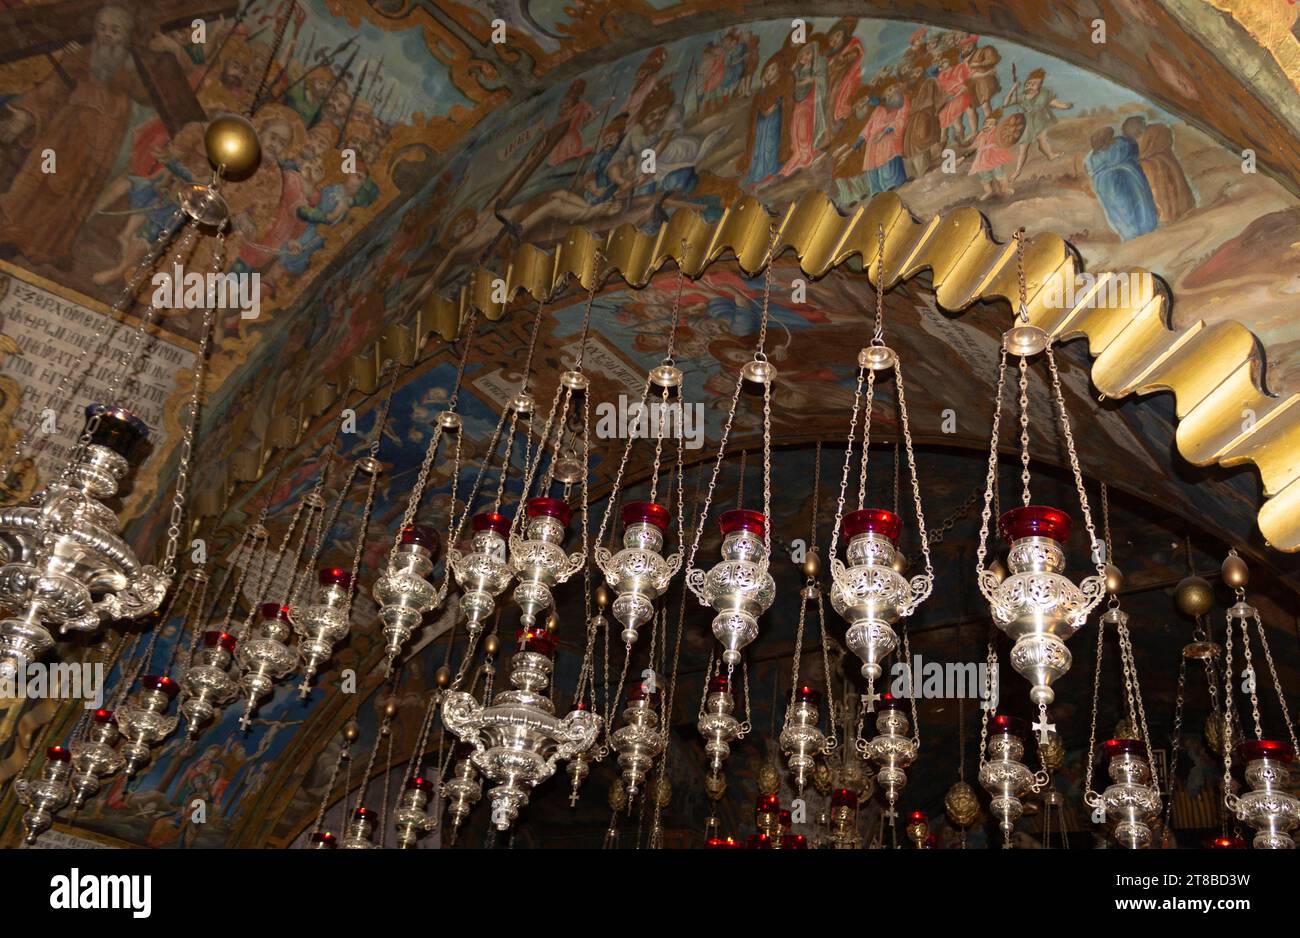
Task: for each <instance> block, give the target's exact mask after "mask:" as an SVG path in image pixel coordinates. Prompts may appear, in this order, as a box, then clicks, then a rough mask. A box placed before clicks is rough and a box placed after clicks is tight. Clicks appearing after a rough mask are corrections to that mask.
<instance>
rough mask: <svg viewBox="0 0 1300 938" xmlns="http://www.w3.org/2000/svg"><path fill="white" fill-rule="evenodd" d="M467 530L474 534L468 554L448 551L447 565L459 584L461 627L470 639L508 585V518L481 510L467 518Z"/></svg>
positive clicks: (512, 573)
mask: <svg viewBox="0 0 1300 938" xmlns="http://www.w3.org/2000/svg"><path fill="white" fill-rule="evenodd" d="M470 527H471V528H473V530H474V534H473V537H472V538H471V539H470V547H469V551H468V552H467V553H464V554H462V553H461V552H460V551H459V550H458V549H456V548H455V547H452V548H449V549H448V550H447V562H448V563H449V564H451V569H452V572H453V573H454V574H455V575H456V582H457V583H459V584H460V588H461V597H460V608H461V611H462V612H464V613H465V620H466V621H465V627H466V629H468V630H469V633H470V635H471V636H474V635H478V633H479V632H481V631H482V630H483V622H484V621H485V620H486V619H487V617H488V616H490V615H491V614H492V610H494V609H495V608H496V598H497V597H498V596H500V595H501V594H502V593H503V592H504V591H505V588H506V587H507V586H509V585H510V578H511V577H512V576H513V575H514V571H513V570H512V569H511V568H510V564H509V562H508V561H507V559H506V554H507V548H508V545H507V543H506V538H507V537H508V536H509V534H510V519H509V518H507V517H506V516H505V515H503V514H501V513H500V512H498V511H482V512H479V513H478V514H476V515H475V516H474V517H473V518H472V519H471V521H470Z"/></svg>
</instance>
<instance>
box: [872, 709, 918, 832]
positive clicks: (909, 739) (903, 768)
mask: <svg viewBox="0 0 1300 938" xmlns="http://www.w3.org/2000/svg"><path fill="white" fill-rule="evenodd" d="M906 703H907V702H906V701H904V700H900V699H899V698H897V697H895V696H894V695H893V694H883V695H881V698H880V700H878V701H876V705H877V706H878V707H879V708H880V711H879V713H877V714H876V734H877V735H876V736H875V737H873V738H872V739H871V740H870V741H867V742H866V743H865V746H864V747H862V748H864V749H865V753H864V754H865V755H866V756H867V758H869V759H870V760H871V761H872V762H874V763H875V764H876V784H878V785H879V786H880V790H881V791H882V792H883V793H884V795H885V801H886V802H887V803H888V805H889V816H890V819H891V820H893V819H894V817H895V816H896V810H895V808H896V806H897V804H898V796H899V793H900V792H902V790H903V787H904V786H905V785H907V768H908V766H910V765H911V764H912V763H913V762H914V761H915V760H916V753H917V750H918V749H919V748H920V746H919V745H918V744H917V741H916V737H915V736H912V735H909V734H910V732H911V722H910V721H909V720H908V718H907V714H906V713H905V712H904V711H903V708H904V706H905V705H906ZM863 713H865V711H863ZM859 732H861V731H859Z"/></svg>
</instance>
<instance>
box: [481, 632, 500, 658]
mask: <svg viewBox="0 0 1300 938" xmlns="http://www.w3.org/2000/svg"><path fill="white" fill-rule="evenodd" d="M500 647H501V640H500V639H499V638H497V637H496V636H495V635H489V636H488V637H487V638H485V639H483V651H484V652H485V653H486V654H489V655H495V654H496V653H497V649H498V648H500Z"/></svg>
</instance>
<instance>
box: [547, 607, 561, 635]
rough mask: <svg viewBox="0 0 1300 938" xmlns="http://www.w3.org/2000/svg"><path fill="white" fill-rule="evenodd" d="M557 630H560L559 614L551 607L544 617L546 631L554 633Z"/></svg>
mask: <svg viewBox="0 0 1300 938" xmlns="http://www.w3.org/2000/svg"><path fill="white" fill-rule="evenodd" d="M559 630H560V614H559V613H558V612H556V611H555V610H554V609H552V610H551V614H550V615H548V616H547V617H546V631H548V632H550V633H551V634H552V635H554V634H555V633H556V632H558V631H559Z"/></svg>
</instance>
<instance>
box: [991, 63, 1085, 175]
mask: <svg viewBox="0 0 1300 938" xmlns="http://www.w3.org/2000/svg"><path fill="white" fill-rule="evenodd" d="M1013 71H1014V70H1013ZM1046 77H1047V73H1046V72H1045V71H1043V70H1042V69H1041V68H1036V69H1034V70H1033V71H1032V72H1030V73H1029V74H1028V75H1027V76H1026V77H1025V84H1024V87H1023V88H1022V87H1021V86H1020V82H1019V81H1014V82H1012V85H1011V90H1010V91H1008V92H1007V96H1006V98H1005V99H1004V100H1003V102H1002V108H1003V110H1005V109H1007V108H1009V107H1011V106H1013V105H1014V106H1016V107H1018V108H1019V109H1020V112H1021V113H1022V114H1024V115H1025V136H1024V139H1023V140H1021V141H1020V146H1019V148H1018V150H1017V153H1016V168H1015V170H1014V171H1013V172H1012V173H1011V178H1012V179H1015V178H1016V177H1018V176H1019V175H1020V171H1021V170H1022V169H1024V166H1025V159H1026V158H1027V157H1028V156H1029V145H1030V144H1031V143H1032V144H1035V145H1036V146H1037V147H1038V151H1039V152H1040V153H1042V154H1043V156H1045V157H1047V158H1048V159H1049V160H1054V159H1056V158H1057V157H1058V156H1060V155H1061V154H1059V153H1054V152H1053V151H1052V147H1051V144H1050V143H1048V141H1047V131H1048V128H1050V127H1051V126H1052V125H1053V124H1055V123H1056V121H1057V117H1056V112H1057V111H1068V110H1070V108H1072V107H1074V105H1073V104H1071V103H1070V102H1068V101H1061V100H1059V99H1058V98H1057V97H1056V95H1055V94H1054V93H1053V92H1052V89H1050V88H1045V87H1043V80H1044V79H1045V78H1046Z"/></svg>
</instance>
